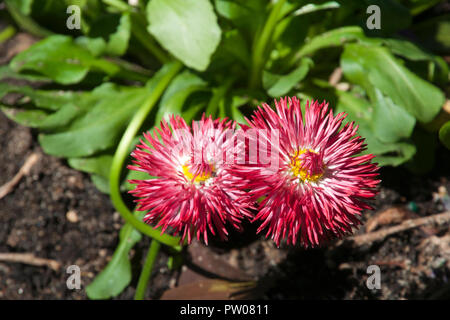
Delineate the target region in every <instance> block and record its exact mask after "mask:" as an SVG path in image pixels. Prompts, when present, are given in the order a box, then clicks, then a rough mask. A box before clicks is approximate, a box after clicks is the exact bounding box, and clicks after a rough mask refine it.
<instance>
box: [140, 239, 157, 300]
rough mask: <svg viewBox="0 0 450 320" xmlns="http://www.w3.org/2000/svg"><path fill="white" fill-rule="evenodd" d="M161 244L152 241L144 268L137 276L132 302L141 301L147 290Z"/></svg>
mask: <svg viewBox="0 0 450 320" xmlns="http://www.w3.org/2000/svg"><path fill="white" fill-rule="evenodd" d="M160 248H161V244H160V243H159V242H158V241H155V240H152V242H151V244H150V248H149V249H148V253H147V258H146V259H145V263H144V266H143V268H142V271H141V275H140V276H139V282H138V285H137V288H136V293H135V294H134V300H143V299H144V296H145V291H146V289H147V285H148V282H149V280H150V276H151V274H152V270H153V265H154V264H155V259H156V256H157V255H158V252H159V249H160Z"/></svg>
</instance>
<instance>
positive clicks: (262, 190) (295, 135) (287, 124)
mask: <svg viewBox="0 0 450 320" xmlns="http://www.w3.org/2000/svg"><path fill="white" fill-rule="evenodd" d="M275 105H276V112H275V111H274V110H272V109H271V108H270V107H269V106H268V105H267V104H263V106H262V108H261V107H258V110H257V111H256V112H255V114H254V115H253V116H252V118H251V120H248V119H247V121H248V123H249V126H243V135H245V136H246V139H247V144H246V146H247V148H248V147H249V146H250V153H251V146H252V145H253V146H256V145H258V149H261V148H265V146H270V147H269V150H268V151H267V157H268V158H269V160H270V162H265V163H266V164H264V165H262V164H261V154H263V153H261V150H259V151H258V155H257V157H256V158H255V159H256V160H257V161H253V164H252V159H251V157H250V159H249V162H250V163H246V164H244V165H239V166H236V167H235V168H234V170H235V172H236V173H237V174H239V175H240V176H241V177H242V178H243V179H242V180H241V182H240V183H239V186H240V188H241V189H242V190H250V191H249V192H250V195H251V197H252V198H251V199H252V200H253V201H257V200H259V201H261V199H264V200H262V201H261V203H260V210H259V213H258V214H257V215H256V217H255V219H254V221H255V220H260V221H262V224H261V226H260V227H259V229H258V232H260V231H261V230H263V229H265V228H267V234H266V237H271V238H272V239H273V240H274V241H275V243H276V244H277V245H279V244H280V242H281V240H282V239H283V238H286V237H287V243H288V244H289V243H291V244H295V243H296V242H297V240H299V241H300V242H301V243H302V244H303V245H304V246H305V247H307V246H309V245H311V246H315V245H318V244H319V243H321V242H322V241H324V240H326V239H328V238H330V237H331V236H335V237H339V238H340V237H342V236H344V235H345V234H348V233H351V232H352V227H353V226H357V225H359V224H360V220H359V219H358V217H359V216H360V214H361V210H363V209H372V208H371V207H370V206H369V205H368V204H367V203H365V201H364V200H366V199H370V198H373V197H374V196H375V194H376V193H377V192H376V190H375V188H376V187H377V185H378V183H379V182H380V181H379V180H377V179H376V177H377V175H378V173H376V171H377V170H378V167H377V165H376V164H372V163H370V160H371V159H372V158H374V155H371V154H368V155H359V156H357V154H359V153H360V152H361V151H363V150H365V146H366V145H365V144H363V141H364V139H363V138H361V137H355V135H356V132H357V129H358V126H355V125H354V123H353V122H352V123H347V124H345V126H343V127H342V128H341V124H342V122H343V120H344V119H345V117H346V114H344V113H340V114H338V115H336V116H333V112H332V111H331V110H330V111H329V112H328V104H325V102H324V103H322V104H319V103H318V102H317V101H313V102H311V103H309V101H308V102H307V103H306V108H305V113H304V114H302V111H301V107H300V102H299V100H298V99H297V98H296V97H292V98H288V99H287V98H284V99H280V100H279V101H275ZM269 132H270V134H269Z"/></svg>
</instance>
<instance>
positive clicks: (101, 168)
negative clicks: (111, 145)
mask: <svg viewBox="0 0 450 320" xmlns="http://www.w3.org/2000/svg"><path fill="white" fill-rule="evenodd" d="M112 159H113V156H112V155H110V154H102V155H98V156H95V157H89V158H70V159H68V163H69V165H70V166H71V167H72V168H74V169H76V170H80V171H84V172H88V173H95V174H97V175H99V176H101V177H104V178H109V171H110V168H111V163H112Z"/></svg>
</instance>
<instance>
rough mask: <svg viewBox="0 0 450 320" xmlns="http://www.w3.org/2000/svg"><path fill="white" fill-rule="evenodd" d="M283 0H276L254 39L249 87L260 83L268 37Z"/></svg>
mask: <svg viewBox="0 0 450 320" xmlns="http://www.w3.org/2000/svg"><path fill="white" fill-rule="evenodd" d="M285 2H286V0H278V2H277V3H276V4H275V5H274V7H273V8H272V10H271V12H270V14H269V17H268V18H267V21H266V24H265V25H264V28H263V30H262V32H261V35H260V36H259V37H258V38H257V39H255V40H256V41H255V43H254V46H253V51H252V69H251V72H250V79H249V87H250V89H255V88H257V87H258V86H260V84H261V72H262V69H263V68H264V63H265V61H266V50H267V47H268V44H269V42H270V39H271V38H272V34H273V30H274V29H275V26H276V23H277V22H278V19H279V15H280V11H281V8H282V7H283V5H284V3H285Z"/></svg>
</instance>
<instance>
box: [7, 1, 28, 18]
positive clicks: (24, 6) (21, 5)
mask: <svg viewBox="0 0 450 320" xmlns="http://www.w3.org/2000/svg"><path fill="white" fill-rule="evenodd" d="M8 2H10V3H14V4H15V5H16V6H17V8H18V9H19V10H20V12H22V13H23V14H24V15H27V16H28V15H29V14H30V13H31V5H32V4H33V0H8Z"/></svg>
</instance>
